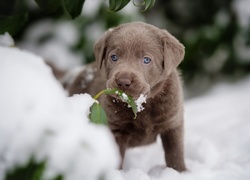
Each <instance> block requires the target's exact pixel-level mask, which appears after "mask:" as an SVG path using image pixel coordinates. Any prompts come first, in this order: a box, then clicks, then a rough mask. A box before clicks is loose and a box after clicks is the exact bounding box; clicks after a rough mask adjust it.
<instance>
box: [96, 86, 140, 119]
mask: <svg viewBox="0 0 250 180" xmlns="http://www.w3.org/2000/svg"><path fill="white" fill-rule="evenodd" d="M102 94H116V95H118V96H119V97H120V98H121V100H123V101H124V102H126V103H127V104H128V105H129V106H130V107H131V108H132V111H133V113H134V115H135V118H136V117H137V106H136V104H135V101H134V99H133V98H132V97H131V96H130V95H127V94H125V93H124V92H123V91H122V90H120V89H117V88H113V89H104V90H102V91H101V92H99V93H98V94H97V95H95V97H94V99H95V100H97V99H98V98H99V96H100V95H102Z"/></svg>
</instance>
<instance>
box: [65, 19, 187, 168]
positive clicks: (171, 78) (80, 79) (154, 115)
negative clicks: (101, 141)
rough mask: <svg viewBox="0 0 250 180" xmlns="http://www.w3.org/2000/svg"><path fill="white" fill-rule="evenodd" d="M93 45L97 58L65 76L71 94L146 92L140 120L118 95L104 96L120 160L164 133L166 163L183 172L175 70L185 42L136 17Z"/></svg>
mask: <svg viewBox="0 0 250 180" xmlns="http://www.w3.org/2000/svg"><path fill="white" fill-rule="evenodd" d="M94 50H95V57H96V62H95V63H92V64H90V65H87V66H84V67H83V68H80V69H78V70H76V71H74V72H73V74H72V73H69V74H68V75H66V77H65V80H64V85H65V88H66V89H67V90H68V92H69V95H73V94H76V93H84V92H87V93H89V94H91V95H95V94H97V93H98V92H99V91H101V90H103V89H105V88H119V89H122V90H123V91H124V92H125V93H126V94H129V95H131V96H132V97H133V98H134V99H137V98H138V97H139V96H140V95H141V94H143V95H146V97H147V98H146V103H145V104H143V105H144V108H145V109H144V110H143V111H142V112H139V113H138V114H137V118H136V119H134V114H133V112H132V110H131V108H128V107H127V104H126V103H123V102H122V101H121V100H119V99H117V97H115V96H112V95H107V96H102V99H101V100H100V103H101V105H102V106H103V107H104V109H105V111H106V113H107V117H108V124H109V127H110V129H111V131H112V132H113V134H114V137H115V139H116V142H117V144H118V145H119V148H120V153H121V157H122V159H123V158H124V154H125V150H126V149H127V148H130V147H136V146H143V145H147V144H149V143H152V142H155V140H156V137H157V135H159V134H160V136H161V139H162V143H163V147H164V150H165V160H166V164H167V166H168V167H171V168H174V169H176V170H177V171H180V172H181V171H185V170H186V167H185V163H184V157H183V156H184V155H183V151H184V147H183V94H182V87H181V80H180V77H179V73H178V71H177V69H176V67H177V66H178V65H179V64H180V62H181V61H182V59H183V57H184V47H183V45H182V44H180V43H179V42H178V40H176V39H175V38H174V37H173V36H172V35H170V34H169V33H168V32H167V31H166V30H161V29H158V28H156V27H154V26H152V25H149V24H146V23H142V22H133V23H127V24H123V25H120V26H118V27H116V28H114V29H112V30H109V31H107V32H106V33H105V34H104V35H103V36H102V38H101V39H100V40H99V41H98V42H97V43H96V44H95V47H94ZM69 80H70V81H69Z"/></svg>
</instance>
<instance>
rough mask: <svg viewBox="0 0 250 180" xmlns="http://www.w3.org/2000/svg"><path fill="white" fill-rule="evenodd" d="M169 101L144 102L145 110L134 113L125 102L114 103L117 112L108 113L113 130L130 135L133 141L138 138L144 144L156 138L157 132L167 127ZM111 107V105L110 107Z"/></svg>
mask: <svg viewBox="0 0 250 180" xmlns="http://www.w3.org/2000/svg"><path fill="white" fill-rule="evenodd" d="M166 103H167V102H159V101H158V103H152V102H151V101H149V102H148V103H146V104H143V106H144V108H145V109H144V110H143V111H141V112H138V113H137V117H136V118H134V114H133V112H132V109H131V108H128V107H127V105H126V104H124V103H117V104H112V106H113V108H114V109H115V112H114V113H113V114H108V118H109V124H110V127H111V130H113V132H116V133H120V134H122V135H124V136H129V138H130V139H131V141H133V140H136V141H138V142H141V143H142V144H146V143H147V141H153V140H155V137H156V135H157V134H159V133H160V132H161V131H162V130H164V129H165V127H166V123H167V121H168V120H167V114H168V109H167V104H166ZM110 108H111V107H110ZM132 144H133V143H132Z"/></svg>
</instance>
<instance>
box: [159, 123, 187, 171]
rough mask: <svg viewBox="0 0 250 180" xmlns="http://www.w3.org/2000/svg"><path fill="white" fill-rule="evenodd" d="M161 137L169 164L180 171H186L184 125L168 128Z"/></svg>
mask: <svg viewBox="0 0 250 180" xmlns="http://www.w3.org/2000/svg"><path fill="white" fill-rule="evenodd" d="M161 139H162V143H163V148H164V151H165V160H166V163H167V166H168V167H170V168H174V169H175V170H177V171H179V172H182V171H185V170H186V166H185V163H184V147H183V125H181V126H179V127H177V128H175V129H169V130H166V131H165V132H163V133H162V134H161Z"/></svg>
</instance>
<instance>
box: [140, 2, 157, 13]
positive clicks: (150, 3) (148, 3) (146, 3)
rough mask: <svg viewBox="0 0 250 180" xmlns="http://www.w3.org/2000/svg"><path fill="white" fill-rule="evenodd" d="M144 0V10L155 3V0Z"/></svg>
mask: <svg viewBox="0 0 250 180" xmlns="http://www.w3.org/2000/svg"><path fill="white" fill-rule="evenodd" d="M144 2H145V9H144V10H143V11H146V10H148V9H151V8H152V7H153V6H154V5H155V0H144Z"/></svg>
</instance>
